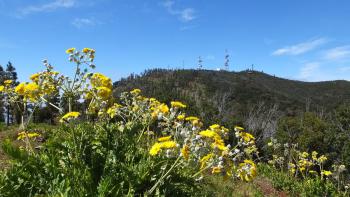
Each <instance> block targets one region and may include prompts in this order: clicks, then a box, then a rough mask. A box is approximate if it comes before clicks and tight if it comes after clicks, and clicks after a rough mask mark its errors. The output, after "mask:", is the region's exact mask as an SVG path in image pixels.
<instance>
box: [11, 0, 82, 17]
mask: <svg viewBox="0 0 350 197" xmlns="http://www.w3.org/2000/svg"><path fill="white" fill-rule="evenodd" d="M75 5H76V1H75V0H55V1H51V2H49V3H45V4H40V5H30V6H27V7H24V8H21V9H20V10H19V12H18V14H19V16H25V15H28V14H31V13H36V12H50V11H53V10H56V9H59V8H72V7H74V6H75Z"/></svg>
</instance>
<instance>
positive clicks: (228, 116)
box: [114, 69, 350, 123]
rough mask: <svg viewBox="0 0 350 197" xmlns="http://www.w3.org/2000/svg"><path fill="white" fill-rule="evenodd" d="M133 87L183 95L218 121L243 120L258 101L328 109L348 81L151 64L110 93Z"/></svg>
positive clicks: (293, 109) (291, 110)
mask: <svg viewBox="0 0 350 197" xmlns="http://www.w3.org/2000/svg"><path fill="white" fill-rule="evenodd" d="M136 87H138V88H140V89H142V90H143V93H144V94H145V95H147V96H157V97H158V98H159V99H160V100H161V101H164V102H166V101H169V100H171V99H179V100H183V101H184V102H186V103H188V104H191V106H194V107H193V109H192V110H194V111H195V112H199V113H200V114H201V115H202V116H203V117H204V118H210V119H212V118H214V119H215V120H216V121H223V123H225V122H229V121H230V120H232V118H239V119H238V120H239V121H242V120H243V119H244V118H243V117H244V116H245V115H247V112H248V111H249V109H251V108H252V107H253V106H254V105H256V104H259V103H264V105H270V106H271V105H277V106H278V109H279V111H283V112H284V113H285V114H287V115H294V114H297V113H299V112H303V111H331V110H333V109H334V108H335V107H337V106H339V105H341V104H344V103H349V101H350V82H348V81H341V80H339V81H326V82H302V81H295V80H288V79H283V78H278V77H274V76H270V75H268V74H265V73H262V72H256V71H242V72H227V71H212V70H163V69H154V70H148V71H145V72H144V73H142V74H141V75H131V76H129V77H127V78H124V79H121V80H120V81H117V82H115V83H114V93H115V95H118V94H119V93H120V92H123V91H126V90H130V89H133V88H136ZM192 104H194V105H192ZM236 120H237V119H236Z"/></svg>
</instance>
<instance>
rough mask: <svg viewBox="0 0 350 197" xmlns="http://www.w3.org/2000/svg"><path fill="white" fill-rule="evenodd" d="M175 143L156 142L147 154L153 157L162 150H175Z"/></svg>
mask: <svg viewBox="0 0 350 197" xmlns="http://www.w3.org/2000/svg"><path fill="white" fill-rule="evenodd" d="M175 147H176V143H175V142H174V141H166V142H160V143H158V142H156V143H155V144H154V145H153V146H152V147H151V149H150V151H149V154H150V155H152V156H155V155H157V154H158V153H159V151H161V150H162V149H163V148H164V149H171V148H175Z"/></svg>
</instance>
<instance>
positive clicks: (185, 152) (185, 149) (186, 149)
mask: <svg viewBox="0 0 350 197" xmlns="http://www.w3.org/2000/svg"><path fill="white" fill-rule="evenodd" d="M181 153H182V156H183V157H184V158H185V160H188V158H189V155H190V147H188V146H187V144H185V145H184V146H183V147H182V149H181Z"/></svg>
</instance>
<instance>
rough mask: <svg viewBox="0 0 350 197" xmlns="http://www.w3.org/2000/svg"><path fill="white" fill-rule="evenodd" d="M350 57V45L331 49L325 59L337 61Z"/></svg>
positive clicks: (326, 53)
mask: <svg viewBox="0 0 350 197" xmlns="http://www.w3.org/2000/svg"><path fill="white" fill-rule="evenodd" d="M347 58H350V46H349V45H347V46H341V47H335V48H333V49H329V50H327V51H326V52H325V54H324V59H326V60H331V61H336V60H344V59H347Z"/></svg>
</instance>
